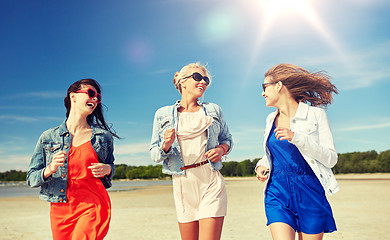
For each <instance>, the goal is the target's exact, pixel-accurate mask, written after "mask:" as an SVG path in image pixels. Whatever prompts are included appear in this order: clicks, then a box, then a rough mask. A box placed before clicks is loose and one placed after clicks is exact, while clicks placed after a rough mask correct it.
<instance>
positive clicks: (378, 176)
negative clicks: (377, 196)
mask: <svg viewBox="0 0 390 240" xmlns="http://www.w3.org/2000/svg"><path fill="white" fill-rule="evenodd" d="M335 176H336V179H337V180H390V173H343V174H336V175H335ZM224 178H225V179H226V180H240V179H242V180H244V179H248V178H254V176H250V177H224ZM151 181H170V179H158V178H154V179H116V180H113V182H151ZM9 186H14V187H17V186H27V183H26V181H0V187H9Z"/></svg>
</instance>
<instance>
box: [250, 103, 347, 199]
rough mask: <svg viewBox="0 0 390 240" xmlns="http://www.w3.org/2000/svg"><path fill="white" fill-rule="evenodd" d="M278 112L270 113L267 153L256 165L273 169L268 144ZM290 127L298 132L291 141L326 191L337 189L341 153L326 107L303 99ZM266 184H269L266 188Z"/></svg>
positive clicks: (265, 143)
mask: <svg viewBox="0 0 390 240" xmlns="http://www.w3.org/2000/svg"><path fill="white" fill-rule="evenodd" d="M277 115H278V111H275V112H273V113H271V114H269V115H268V117H267V121H266V128H265V131H264V151H265V153H266V154H265V156H264V157H263V158H262V159H260V160H259V161H258V163H257V166H256V168H257V167H258V166H265V167H267V168H269V169H270V171H272V166H271V163H272V162H271V161H270V159H271V153H270V151H269V149H268V146H267V139H268V136H269V134H270V131H271V128H272V125H273V122H274V120H275V118H276V116H277ZM290 129H291V131H292V132H294V137H293V139H292V140H291V141H290V143H292V144H294V145H295V146H296V147H297V148H298V150H299V152H300V153H301V154H302V156H303V158H304V159H305V160H306V162H307V163H308V164H309V166H310V167H311V168H312V169H313V172H314V173H315V175H316V176H317V178H318V180H319V181H320V182H321V185H322V186H323V188H324V190H325V192H326V193H327V194H328V195H333V194H334V193H336V192H337V191H338V190H339V186H338V184H337V181H336V178H335V176H334V175H333V172H332V170H331V168H332V167H334V166H335V165H336V163H337V158H338V156H337V152H336V150H335V147H334V142H333V137H332V133H331V131H330V127H329V123H328V118H327V117H326V113H325V111H324V109H322V108H318V107H312V106H309V105H307V104H306V103H302V102H301V103H299V107H298V110H297V112H296V114H295V116H294V118H292V119H291V121H290ZM266 187H267V185H266V186H265V189H266Z"/></svg>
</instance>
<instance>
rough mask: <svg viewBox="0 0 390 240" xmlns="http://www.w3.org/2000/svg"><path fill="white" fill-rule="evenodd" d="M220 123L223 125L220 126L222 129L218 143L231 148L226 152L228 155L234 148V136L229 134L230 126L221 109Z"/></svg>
mask: <svg viewBox="0 0 390 240" xmlns="http://www.w3.org/2000/svg"><path fill="white" fill-rule="evenodd" d="M219 121H220V123H221V125H220V126H221V129H220V134H219V136H218V142H219V144H223V143H226V144H227V145H228V146H229V150H228V151H227V152H226V154H228V153H230V151H231V150H232V148H233V139H232V135H231V134H230V132H229V128H228V125H227V124H226V121H225V118H224V115H223V111H222V109H221V108H220V107H219Z"/></svg>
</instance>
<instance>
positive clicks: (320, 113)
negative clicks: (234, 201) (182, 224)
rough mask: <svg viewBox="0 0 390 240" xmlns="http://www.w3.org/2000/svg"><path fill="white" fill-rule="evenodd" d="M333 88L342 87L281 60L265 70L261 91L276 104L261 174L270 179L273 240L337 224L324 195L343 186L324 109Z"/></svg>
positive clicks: (316, 239) (313, 239)
mask: <svg viewBox="0 0 390 240" xmlns="http://www.w3.org/2000/svg"><path fill="white" fill-rule="evenodd" d="M333 94H337V88H336V87H335V86H334V85H333V84H332V83H331V82H330V80H329V77H328V76H327V75H325V74H323V73H321V72H314V73H312V72H309V71H307V70H305V69H303V68H301V67H298V66H295V65H292V64H279V65H276V66H274V67H272V68H271V69H270V70H268V71H267V73H266V74H265V79H264V83H263V93H262V96H263V97H264V98H265V102H266V106H268V107H276V108H277V110H276V111H275V112H273V113H271V114H269V115H268V117H267V120H266V128H265V132H264V151H265V156H264V157H263V158H262V159H260V160H259V162H258V163H257V166H256V174H257V178H258V179H259V180H260V181H262V182H265V181H267V183H266V186H265V191H264V206H265V213H266V216H267V225H268V226H269V227H270V230H271V234H272V238H273V239H274V240H278V239H283V240H290V239H291V240H293V239H295V232H297V233H298V237H299V239H300V240H309V239H310V240H320V239H322V237H323V234H324V233H330V232H333V231H336V230H337V229H336V224H335V221H334V218H333V214H332V209H331V207H330V205H329V203H328V200H327V198H326V196H325V192H326V193H327V194H328V195H332V194H334V193H336V192H337V191H338V190H339V187H338V185H337V182H336V179H335V177H334V175H333V173H332V170H331V168H332V167H333V166H334V165H335V164H336V162H337V152H336V150H335V147H334V142H333V137H332V133H331V131H330V127H329V123H328V120H327V116H326V113H325V110H324V109H323V108H325V107H326V106H327V105H328V104H330V103H331V102H332V100H333V97H332V95H333ZM308 104H310V106H309V105H308ZM320 107H323V108H320Z"/></svg>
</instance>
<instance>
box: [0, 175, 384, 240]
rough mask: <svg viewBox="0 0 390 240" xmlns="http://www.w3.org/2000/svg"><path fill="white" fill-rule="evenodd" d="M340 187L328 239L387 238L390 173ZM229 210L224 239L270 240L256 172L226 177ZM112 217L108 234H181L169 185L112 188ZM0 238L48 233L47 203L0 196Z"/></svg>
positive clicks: (147, 237) (350, 178)
mask: <svg viewBox="0 0 390 240" xmlns="http://www.w3.org/2000/svg"><path fill="white" fill-rule="evenodd" d="M337 179H338V182H339V185H340V188H341V190H340V191H339V192H338V193H337V194H335V195H334V196H332V197H328V200H329V202H330V204H331V206H332V208H333V212H334V217H335V219H336V224H337V228H338V231H336V232H334V233H331V234H325V237H324V239H326V240H339V239H348V240H372V239H390V237H389V236H388V233H387V228H388V227H389V222H390V203H389V199H390V174H358V175H356V174H351V175H350V174H348V175H338V176H337ZM225 180H226V186H227V191H228V215H227V217H226V218H225V223H224V228H223V232H222V239H223V240H225V239H226V240H227V239H240V240H246V239H263V240H271V239H272V238H271V234H270V232H269V229H268V227H267V226H266V219H265V215H264V205H263V193H262V192H263V186H264V185H263V184H262V183H260V182H259V181H257V179H256V178H254V177H251V178H226V179H225ZM109 195H110V197H111V201H112V220H111V226H110V231H109V233H108V235H107V237H106V239H107V240H117V239H135V240H137V239H139V240H153V239H159V240H161V239H180V236H179V229H178V225H177V222H176V214H175V207H174V202H173V194H172V186H149V187H139V188H136V189H135V190H132V191H121V192H110V193H109ZM0 216H1V217H0V239H3V240H11V239H12V240H16V239H26V240H34V239H37V240H38V239H39V240H46V239H51V231H50V223H49V203H47V202H44V201H42V200H40V199H39V198H38V196H34V197H6V198H5V197H4V198H0Z"/></svg>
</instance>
